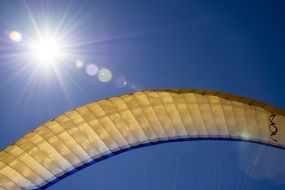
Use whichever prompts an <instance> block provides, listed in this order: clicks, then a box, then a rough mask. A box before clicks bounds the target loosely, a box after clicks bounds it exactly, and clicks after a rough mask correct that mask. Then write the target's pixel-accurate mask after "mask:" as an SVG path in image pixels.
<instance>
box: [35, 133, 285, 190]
mask: <svg viewBox="0 0 285 190" xmlns="http://www.w3.org/2000/svg"><path fill="white" fill-rule="evenodd" d="M197 140H223V141H245V142H250V143H254V144H260V145H264V146H270V147H274V148H278V149H283V150H285V147H279V146H275V145H272V144H269V143H264V142H258V141H254V140H243V139H229V138H219V137H215V138H209V137H207V138H188V137H187V138H178V139H171V140H162V141H156V142H148V143H144V144H138V145H135V146H132V147H128V148H124V149H121V150H118V151H116V152H112V153H109V154H106V155H104V156H102V157H100V158H96V159H94V160H92V161H90V162H88V163H85V164H83V165H82V166H79V167H77V168H74V169H72V170H71V171H69V172H67V173H65V174H63V175H62V176H59V177H57V178H55V179H54V180H52V181H50V182H48V183H47V184H45V185H43V186H42V187H40V188H37V189H38V190H39V189H46V188H48V187H50V186H51V185H53V184H55V183H57V182H59V181H61V180H63V179H64V178H66V177H68V176H70V175H72V174H74V173H76V172H78V171H80V170H82V169H84V168H86V167H88V166H91V165H93V164H95V163H98V162H101V161H103V160H106V159H108V158H110V157H113V156H116V155H118V154H121V153H124V152H127V151H130V150H134V149H138V148H143V147H148V146H152V145H158V144H164V143H170V142H182V141H197Z"/></svg>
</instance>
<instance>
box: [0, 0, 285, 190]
mask: <svg viewBox="0 0 285 190" xmlns="http://www.w3.org/2000/svg"><path fill="white" fill-rule="evenodd" d="M284 10H285V2H284V1H277V0H276V1H260V0H256V1H242V0H240V1H231V2H230V1H227V0H224V1H219V2H214V1H210V0H196V1H192V0H185V1H182V0H179V1H168V0H155V1H150V0H146V1H138V0H137V1H134V0H129V1H127V0H121V1H117V0H113V1H107V0H104V1H96V0H90V1H84V0H82V1H81V0H80V1H79V0H78V1H75V0H73V1H67V0H60V1H58V0H54V1H45V0H41V1H39V0H28V1H18V0H6V1H5V0H3V1H1V2H0V32H1V33H0V93H1V96H0V105H1V106H0V149H3V148H4V147H5V146H7V145H9V144H10V143H12V142H13V141H15V140H16V139H18V138H19V137H21V136H22V135H23V134H25V133H27V132H28V131H30V130H31V129H33V128H35V127H36V126H38V125H40V124H41V123H44V122H46V121H48V120H50V119H52V118H54V117H55V116H57V115H58V114H60V113H63V112H64V111H68V110H70V109H72V108H75V107H78V106H80V105H83V104H86V103H87V102H91V101H95V100H98V99H102V98H106V97H110V96H116V95H120V94H123V93H129V92H133V91H135V90H141V89H158V88H194V89H210V90H217V91H223V92H230V93H234V94H239V95H242V96H248V97H251V98H255V99H258V100H261V101H265V102H268V103H271V104H273V105H276V106H278V107H281V108H285V101H284V97H285V89H284V83H285V35H284V34H285V24H284V23H285V11H284ZM29 13H30V15H29ZM31 18H33V19H34V22H36V23H37V24H39V25H41V24H42V23H45V24H46V23H48V24H47V25H49V27H50V28H51V29H52V30H53V29H59V31H60V32H62V33H64V34H67V35H66V39H67V40H68V41H70V42H71V43H72V44H73V46H72V47H70V48H69V50H70V52H72V54H73V55H74V57H76V56H81V57H84V63H85V64H88V63H94V64H96V65H97V66H98V67H99V68H103V67H106V68H108V69H110V70H111V71H112V73H113V80H112V81H111V82H109V83H101V82H99V80H98V79H97V78H96V77H90V76H88V75H86V73H85V71H84V68H82V69H78V68H76V67H75V66H74V63H73V62H74V61H75V60H70V61H66V62H64V63H61V64H60V65H59V66H58V74H57V76H56V75H55V74H53V73H51V74H50V75H49V76H45V73H44V71H39V70H35V69H34V67H33V66H32V64H30V63H29V61H28V60H27V59H25V58H24V57H23V56H22V54H21V52H22V51H23V47H22V45H23V44H24V43H25V37H26V36H33V34H34V33H35V29H34V25H33V21H32V20H31ZM59 26H60V27H59ZM11 30H17V31H19V32H21V33H22V34H23V41H22V42H19V43H16V42H12V41H11V40H9V38H8V36H7V32H9V31H11ZM60 32H59V33H60ZM58 76H60V77H58ZM117 77H124V78H125V79H126V80H127V82H128V85H127V86H126V87H123V88H119V87H118V86H117V85H116V83H115V81H116V79H117ZM284 179H285V151H284V150H280V149H277V148H272V147H266V146H264V145H256V144H252V143H246V142H228V141H226V142H225V141H193V142H180V143H172V144H163V145H157V146H153V147H147V148H142V149H137V150H134V151H130V152H127V153H124V154H121V155H118V156H115V157H112V158H110V159H108V160H105V161H103V162H100V163H97V164H95V165H93V166H91V167H89V168H86V169H84V170H83V171H80V172H78V173H76V174H74V175H72V176H70V177H68V178H66V179H64V180H62V181H61V182H59V183H57V184H55V185H54V186H52V187H50V189H102V190H103V189H124V190H126V189H137V190H140V189H141V190H145V189H169V190H170V189H201V190H202V189H218V190H220V189H225V190H227V189H236V190H237V189H251V190H255V189H256V190H263V189H264V190H265V189H266V190H268V189H280V190H281V189H283V190H284V189H285V181H284Z"/></svg>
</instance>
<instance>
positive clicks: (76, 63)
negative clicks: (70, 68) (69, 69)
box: [75, 59, 84, 68]
mask: <svg viewBox="0 0 285 190" xmlns="http://www.w3.org/2000/svg"><path fill="white" fill-rule="evenodd" d="M75 66H76V67H77V68H82V67H83V66H84V62H83V60H81V59H78V60H76V61H75Z"/></svg>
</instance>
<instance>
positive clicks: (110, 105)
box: [0, 90, 285, 189]
mask: <svg viewBox="0 0 285 190" xmlns="http://www.w3.org/2000/svg"><path fill="white" fill-rule="evenodd" d="M201 138H206V139H233V140H246V141H253V142H259V143H263V144H267V145H271V146H276V147H281V148H284V147H285V111H284V110H281V109H279V108H276V107H274V106H271V105H268V104H265V103H262V102H258V101H255V100H252V99H248V98H244V97H239V96H235V95H231V94H225V93H219V92H212V91H203V90H201V91H200V90H153V91H140V92H135V93H133V94H127V95H122V96H117V97H112V98H108V99H104V100H100V101H97V102H93V103H89V104H86V105H84V106H81V107H79V108H76V109H74V110H71V111H68V112H66V113H64V114H62V115H60V116H58V117H56V118H55V119H53V120H51V121H48V122H47V123H44V124H43V125H41V126H39V127H38V128H36V129H35V130H33V131H31V132H30V133H28V134H26V135H25V136H23V137H22V138H21V139H19V140H18V141H17V142H15V143H14V144H12V145H10V146H8V147H7V148H5V149H4V150H3V151H1V152H0V189H21V188H24V189H35V188H46V187H48V186H50V185H51V184H53V183H55V182H57V181H58V180H60V179H62V178H64V177H66V176H68V175H70V174H72V173H74V172H76V171H77V170H79V169H82V168H84V167H86V166H87V165H90V164H92V163H94V162H96V161H98V160H102V159H105V158H107V157H109V156H111V155H114V154H117V153H120V152H123V151H126V150H130V149H133V148H137V147H141V146H145V145H152V144H157V143H163V142H169V141H172V140H173V141H176V140H193V139H201Z"/></svg>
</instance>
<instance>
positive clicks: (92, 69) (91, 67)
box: [86, 64, 98, 76]
mask: <svg viewBox="0 0 285 190" xmlns="http://www.w3.org/2000/svg"><path fill="white" fill-rule="evenodd" d="M86 73H87V75H89V76H95V75H96V74H97V73H98V67H97V65H95V64H88V65H87V66H86Z"/></svg>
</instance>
